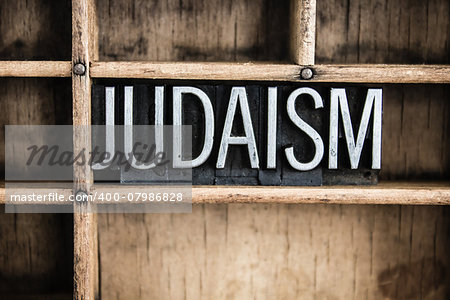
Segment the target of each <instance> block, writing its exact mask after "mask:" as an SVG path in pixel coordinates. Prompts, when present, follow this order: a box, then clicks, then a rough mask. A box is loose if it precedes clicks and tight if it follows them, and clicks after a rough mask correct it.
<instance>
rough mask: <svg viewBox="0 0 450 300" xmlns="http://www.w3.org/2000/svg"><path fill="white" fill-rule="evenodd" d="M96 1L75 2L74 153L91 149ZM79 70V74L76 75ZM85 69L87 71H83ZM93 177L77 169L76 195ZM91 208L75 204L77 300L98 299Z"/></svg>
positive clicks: (94, 225) (84, 169) (85, 190)
mask: <svg viewBox="0 0 450 300" xmlns="http://www.w3.org/2000/svg"><path fill="white" fill-rule="evenodd" d="M95 23H96V22H95V1H94V0H72V64H73V66H74V72H73V76H72V90H73V125H74V126H75V130H74V136H73V139H74V152H75V153H79V152H80V151H82V149H90V143H91V136H90V128H88V127H87V126H89V125H90V124H91V84H92V82H91V78H90V74H89V67H90V62H91V60H92V59H95V58H96V57H97V55H98V54H97V50H96V48H95V45H96V43H95V39H96V31H97V29H96V24H95ZM77 66H78V72H76V71H77ZM83 67H84V69H83ZM83 71H84V72H83ZM91 184H92V174H91V170H90V167H89V166H88V165H86V164H85V165H81V166H79V165H76V164H75V165H74V187H73V188H74V193H79V192H81V193H85V194H89V192H90V187H91ZM91 209H92V207H91V204H90V203H89V202H88V201H86V202H75V204H74V212H75V213H74V299H92V300H93V299H95V298H97V297H98V261H97V258H98V254H97V253H98V248H97V218H96V215H95V214H93V213H92V212H91Z"/></svg>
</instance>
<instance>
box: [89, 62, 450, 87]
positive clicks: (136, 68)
mask: <svg viewBox="0 0 450 300" xmlns="http://www.w3.org/2000/svg"><path fill="white" fill-rule="evenodd" d="M312 69H313V73H314V77H313V78H312V79H310V80H303V79H301V78H300V71H301V70H302V67H300V66H297V65H291V64H274V63H217V62H215V63H187V62H185V63H175V62H94V63H92V66H91V75H92V77H94V78H142V79H186V80H192V79H200V80H256V81H301V82H305V83H310V82H333V83H450V67H449V66H445V65H315V66H314V67H313V68H312Z"/></svg>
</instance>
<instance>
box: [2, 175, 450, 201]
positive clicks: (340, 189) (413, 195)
mask: <svg viewBox="0 0 450 300" xmlns="http://www.w3.org/2000/svg"><path fill="white" fill-rule="evenodd" d="M145 189H146V187H145V186H142V185H141V186H130V185H102V184H95V185H94V186H93V187H92V191H91V193H92V194H94V193H97V194H98V193H110V194H114V193H118V194H120V195H125V197H124V199H127V197H126V195H127V194H128V193H129V192H133V191H134V192H144V191H145ZM35 191H36V189H35V188H30V189H29V190H27V189H24V190H23V193H24V194H27V193H32V192H35ZM42 191H44V190H41V192H42ZM50 191H54V190H49V192H50ZM71 192H72V191H71V189H66V190H62V189H61V190H58V193H60V194H63V195H66V196H67V197H68V195H70V194H71ZM123 202H126V201H123ZM192 202H193V203H194V204H195V203H196V204H203V203H285V204H288V203H299V204H301V203H306V204H308V203H309V204H311V203H328V204H405V205H408V204H410V205H449V204H450V183H449V182H421V183H420V182H419V183H409V182H396V181H393V182H390V181H387V182H381V183H380V184H378V185H374V186H328V187H323V186H318V187H279V186H265V187H261V186H259V187H256V186H193V187H192ZM0 204H5V189H4V188H3V187H1V188H0ZM43 205H45V204H43Z"/></svg>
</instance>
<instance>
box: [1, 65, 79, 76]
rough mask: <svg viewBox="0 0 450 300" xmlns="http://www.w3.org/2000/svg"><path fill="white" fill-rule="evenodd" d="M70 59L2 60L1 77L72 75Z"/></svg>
mask: <svg viewBox="0 0 450 300" xmlns="http://www.w3.org/2000/svg"><path fill="white" fill-rule="evenodd" d="M71 73H72V63H71V62H70V61H0V77H70V76H71Z"/></svg>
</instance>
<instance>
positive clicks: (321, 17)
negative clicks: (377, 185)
mask: <svg viewBox="0 0 450 300" xmlns="http://www.w3.org/2000/svg"><path fill="white" fill-rule="evenodd" d="M174 2H175V1H174ZM99 3H103V9H102V12H101V13H100V15H101V18H102V20H106V21H108V22H107V23H105V25H103V26H104V27H103V28H104V29H102V30H101V31H103V33H102V32H101V33H100V36H101V38H100V44H103V46H101V47H100V48H101V55H100V57H101V58H102V59H103V60H106V59H109V60H136V61H145V60H147V61H158V60H159V61H170V60H190V61H204V60H210V61H214V60H219V59H223V60H227V61H254V60H257V59H259V60H274V59H275V60H276V59H277V56H272V55H251V56H248V55H247V56H245V57H244V56H239V55H237V56H236V57H235V56H234V49H235V48H234V47H230V48H228V49H227V48H212V47H211V45H213V44H214V45H217V36H216V35H212V34H204V33H205V32H210V33H211V32H216V30H210V28H217V27H221V28H224V31H223V32H226V34H225V36H226V39H230V40H232V38H233V37H234V33H235V31H234V30H233V28H234V27H233V26H234V21H235V20H234V19H233V18H226V19H220V21H218V22H212V21H209V23H208V24H204V23H203V22H199V21H197V24H198V25H197V27H195V26H187V25H186V24H188V23H187V22H186V21H184V22H185V23H184V24H183V26H184V27H185V28H190V29H191V30H185V28H182V29H179V30H175V31H174V34H173V35H172V31H171V30H172V28H173V26H172V24H180V22H182V21H183V20H188V19H187V12H186V9H183V7H191V8H193V9H192V11H191V12H190V16H192V15H194V16H196V15H201V14H207V12H206V11H208V9H205V10H204V11H202V12H199V11H198V10H195V9H194V8H196V7H199V6H200V4H199V2H198V1H193V2H189V4H188V3H186V2H181V3H182V7H180V6H179V5H178V4H175V3H173V4H171V3H172V2H171V3H170V4H168V6H169V5H170V7H171V9H170V12H169V10H167V11H165V13H166V14H167V15H165V17H166V18H165V19H163V18H162V17H157V18H155V17H152V16H151V15H150V14H148V17H147V16H146V13H144V12H140V11H139V10H138V9H137V7H138V6H136V4H137V3H138V2H134V1H132V2H129V1H125V0H115V1H111V0H110V1H108V0H99ZM177 3H178V2H177ZM212 3H215V2H212ZM224 3H225V4H222V5H230V7H232V8H233V7H236V6H237V4H235V2H231V1H230V2H228V1H225V2H224ZM232 3H233V4H232ZM109 4H111V5H109ZM117 4H120V5H119V6H117ZM139 4H140V6H139V8H140V9H143V10H144V11H151V10H152V7H154V6H155V5H154V4H151V2H146V3H142V2H139ZM159 5H162V4H158V5H156V7H159ZM211 5H212V4H211ZM133 6H134V7H135V16H134V17H133V14H132V11H133V10H132V8H133ZM216 6H217V5H216ZM448 6H449V3H448V1H443V0H430V1H419V0H401V1H384V2H383V1H374V0H351V1H331V0H325V1H317V25H318V28H317V39H316V63H317V64H329V63H333V64H334V63H336V64H355V63H390V64H392V63H393V64H409V63H414V64H422V63H433V64H448V63H449V62H450V56H449V53H450V51H449V49H448V46H449V42H448V39H449V32H448V30H449V26H448V22H449V19H450V18H449V14H450V11H449V8H448ZM109 7H111V8H109ZM217 7H218V8H221V6H220V5H219V6H217ZM242 7H244V6H242ZM249 7H252V8H253V6H249ZM110 9H111V11H110ZM253 10H254V9H253ZM211 11H212V10H211ZM218 11H223V10H222V9H219V10H218ZM232 13H234V12H232ZM153 14H157V15H158V16H161V15H162V12H161V10H156V11H155V12H153ZM212 14H215V13H212ZM136 15H137V16H138V17H136ZM180 15H181V19H180ZM117 16H119V17H120V19H121V20H124V21H122V23H121V24H120V25H114V24H115V22H116V21H117V18H118V17H117ZM287 16H288V13H287V11H286V13H285V14H284V15H283V18H285V19H288V18H287ZM177 17H178V18H177ZM251 19H252V18H248V20H251ZM427 19H428V21H427ZM180 20H181V21H180ZM191 20H193V21H192V22H195V20H196V17H193V18H191ZM203 20H204V19H203ZM230 23H233V25H230ZM272 23H273V24H274V25H273V26H274V27H273V28H277V27H278V26H279V25H277V24H276V23H277V19H276V18H274V19H273V20H272ZM218 24H220V26H219V25H218ZM239 24H240V23H238V24H237V26H238V27H239V31H238V34H237V35H238V36H244V35H247V34H248V33H251V34H249V36H251V37H250V38H248V39H245V38H244V39H242V40H240V42H239V43H237V44H236V45H237V48H239V47H240V45H242V44H244V43H249V44H251V43H253V41H254V39H253V37H254V36H255V35H254V34H252V32H254V30H255V27H252V26H249V24H246V23H245V22H243V23H242V24H246V26H240V25H239ZM107 26H114V28H111V30H110V29H109V28H107ZM139 26H142V28H141V27H139ZM163 26H165V27H164V28H162V27H163ZM178 26H180V25H178ZM216 26H217V27H216ZM284 27H286V28H287V27H288V26H286V25H284ZM177 28H179V27H177ZM258 28H260V27H258ZM149 29H151V30H149ZM225 30H226V31H225ZM149 31H152V33H150V35H151V37H152V38H153V40H151V41H150V42H149V41H148V40H145V38H146V37H147V36H148V35H147V34H148V32H149ZM199 32H202V34H199ZM159 33H160V34H161V35H160V36H159V38H158V39H156V35H157V34H159ZM287 34H288V33H287V32H285V31H281V33H280V35H279V38H275V39H273V40H272V41H273V43H272V44H270V45H273V46H275V47H278V46H279V43H278V42H277V41H278V40H281V39H284V40H285V41H286V43H285V44H284V45H285V46H283V47H286V46H287V45H288V42H287V38H286V36H287ZM180 35H182V36H180ZM172 36H173V38H172ZM198 36H201V38H200V39H199V40H197V38H198ZM167 37H170V38H167ZM139 41H142V42H141V43H138V42H139ZM156 41H158V42H159V43H157V42H156ZM180 41H182V42H183V43H184V45H185V46H187V47H189V48H190V49H193V48H195V49H196V50H201V51H198V52H189V55H186V54H185V53H183V52H182V51H180V50H179V49H180V48H176V46H177V45H179V44H180ZM197 41H198V42H197ZM247 41H248V42H247ZM219 43H221V42H219ZM130 45H133V47H131V46H130ZM137 45H139V46H137ZM199 45H200V46H199ZM202 45H205V46H202ZM219 45H221V44H219ZM127 46H129V47H128V48H126V47H127ZM199 48H200V49H199ZM286 48H287V47H286ZM184 49H186V48H184ZM277 49H278V48H277ZM282 59H283V60H286V61H287V60H288V56H287V53H285V54H284V55H282ZM96 68H97V66H95V64H94V66H93V69H92V71H93V72H94V73H95V72H96ZM193 68H194V67H193ZM130 69H131V68H130ZM144 69H145V68H144ZM127 70H128V68H127ZM364 70H365V69H364ZM212 71H213V72H214V70H212ZM118 72H119V71H118ZM196 72H197V71H196ZM196 72H193V74H195V73H196ZM217 72H218V71H217ZM289 72H291V71H289ZM433 72H434V71H432V72H431V73H433ZM106 73H107V72H106V71H105V72H104V74H106ZM136 73H142V72H140V71H139V72H136ZM174 73H177V72H176V70H174ZM397 73H398V74H397V75H398V76H399V78H400V77H401V76H403V74H402V73H401V72H397ZM116 74H120V72H119V73H116ZM236 74H239V73H236ZM288 74H291V73H288ZM343 74H348V73H341V75H343ZM96 75H97V74H96ZM359 75H361V74H359ZM397 75H396V76H397ZM105 76H106V75H105ZM180 76H182V75H180ZM420 76H422V75H419V77H420ZM429 76H430V75H427V76H426V78H422V79H420V81H421V82H422V81H425V80H427V79H428V77H429ZM431 76H432V75H431ZM444 76H447V75H445V74H444ZM354 77H357V76H354ZM149 78H151V76H149ZM377 78H380V77H377ZM334 79H336V77H334ZM283 80H284V79H283ZM448 99H449V89H448V87H447V86H443V85H426V86H418V85H415V86H413V85H398V86H392V85H388V86H385V87H384V100H385V101H384V116H383V120H384V124H383V152H382V153H383V158H382V162H383V165H382V168H383V171H382V173H381V176H382V177H383V178H387V179H395V178H397V179H401V178H406V179H412V178H423V177H430V176H431V177H433V178H441V179H444V178H449V177H448V176H449V173H448V172H449V170H450V164H449V157H448V155H445V153H448V149H449V141H450V138H449V135H448V134H449V130H448V128H449V125H450V124H449V121H448V120H450V118H449V116H448V114H449V113H450V109H449V107H448V102H449V101H448ZM417 115H418V116H420V118H419V119H418V117H417ZM383 194H384V193H383ZM423 194H424V195H425V194H426V193H425V192H424V193H423ZM384 195H385V194H384ZM378 199H382V198H378ZM186 224H190V226H187V225H186ZM99 226H100V233H101V235H100V253H101V265H102V276H101V278H102V285H101V286H102V296H103V297H107V298H108V297H110V298H111V297H117V295H119V298H120V297H121V296H122V298H126V297H127V296H128V297H129V298H134V299H139V298H141V299H148V298H161V299H165V298H174V299H177V298H179V299H180V298H184V296H186V298H187V299H201V298H204V299H210V298H214V299H226V298H231V299H236V298H244V299H245V298H253V297H258V298H263V299H264V298H271V299H283V298H284V299H298V298H304V299H313V298H314V297H315V298H317V299H324V298H327V297H328V299H349V298H354V299H361V298H363V299H365V298H368V299H379V298H391V299H395V298H397V299H411V298H414V297H416V298H419V297H420V295H422V298H430V299H446V298H447V295H448V293H449V292H448V286H449V285H450V283H449V281H448V280H449V277H448V276H445V277H444V276H443V274H444V273H445V274H447V273H448V269H449V265H450V262H449V260H448V259H449V258H448V255H447V253H448V251H449V248H450V241H449V238H448V228H450V224H449V211H448V208H447V207H411V206H343V205H301V206H296V205H282V204H279V205H264V204H254V205H242V204H229V205H226V204H221V205H211V204H209V205H195V206H194V209H193V214H192V215H108V216H107V215H102V216H100V219H99ZM177 230H178V231H177ZM180 230H181V231H180ZM113 262H114V263H113ZM443 278H445V279H443Z"/></svg>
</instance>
